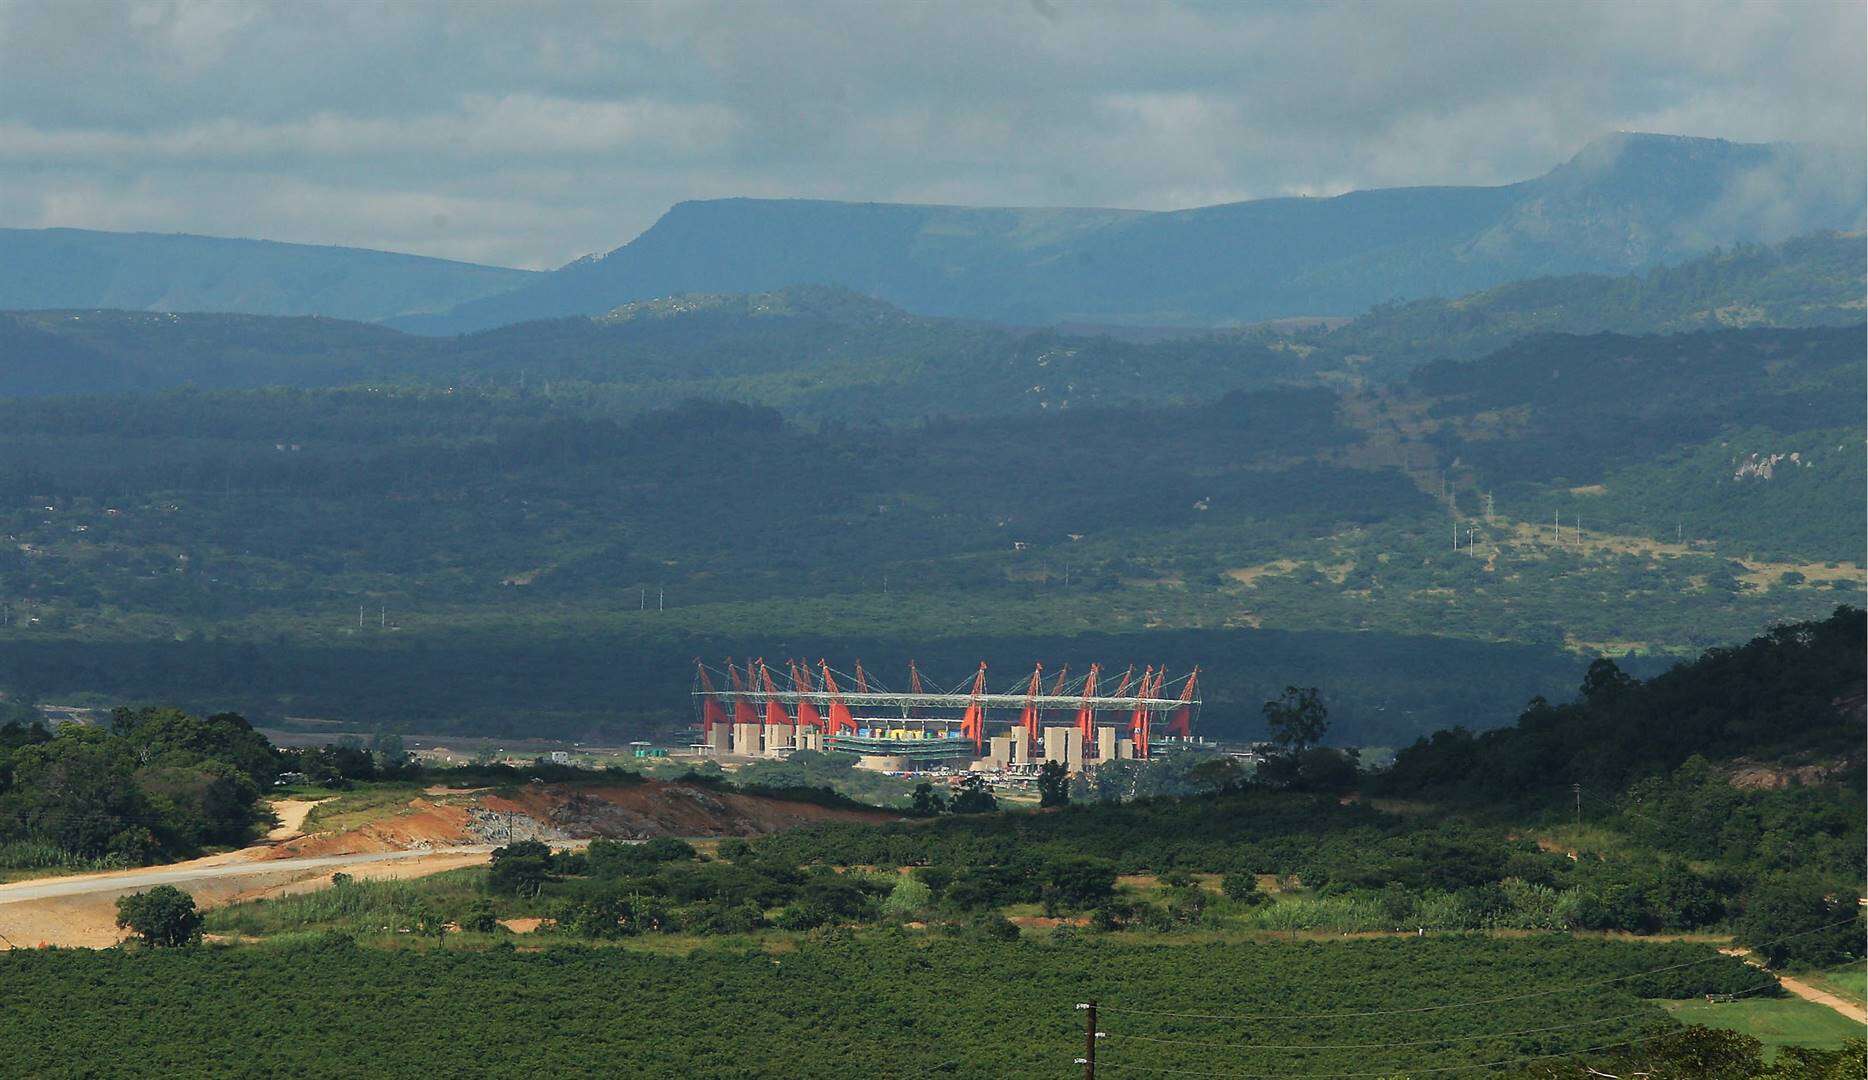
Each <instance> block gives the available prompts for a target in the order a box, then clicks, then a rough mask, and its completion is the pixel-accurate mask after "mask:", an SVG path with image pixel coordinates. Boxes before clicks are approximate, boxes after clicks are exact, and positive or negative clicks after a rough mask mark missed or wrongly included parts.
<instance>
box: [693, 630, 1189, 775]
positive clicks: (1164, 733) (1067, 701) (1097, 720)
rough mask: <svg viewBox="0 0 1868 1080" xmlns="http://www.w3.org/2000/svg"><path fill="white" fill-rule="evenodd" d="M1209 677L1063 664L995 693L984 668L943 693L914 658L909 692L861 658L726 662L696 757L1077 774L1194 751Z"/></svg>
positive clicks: (699, 668) (709, 676)
mask: <svg viewBox="0 0 1868 1080" xmlns="http://www.w3.org/2000/svg"><path fill="white" fill-rule="evenodd" d="M1047 681H1048V686H1047V685H1046V684H1047ZM1199 681H1200V669H1199V668H1198V667H1193V668H1190V669H1188V670H1187V672H1186V674H1184V675H1181V676H1179V677H1177V678H1173V679H1170V678H1169V677H1168V672H1167V668H1166V667H1165V666H1160V667H1157V666H1155V665H1148V666H1146V667H1144V668H1143V669H1142V671H1141V673H1140V674H1139V676H1138V675H1137V673H1136V671H1135V666H1134V665H1132V664H1131V665H1129V666H1128V668H1127V669H1125V670H1124V671H1123V672H1122V674H1121V675H1120V677H1119V678H1112V677H1109V676H1107V675H1106V674H1105V670H1104V668H1103V666H1102V665H1100V664H1092V665H1090V669H1089V671H1088V672H1086V673H1085V674H1083V675H1081V676H1078V677H1076V678H1074V679H1073V678H1072V677H1071V676H1070V669H1069V666H1068V665H1064V666H1062V667H1060V668H1058V670H1057V672H1056V674H1055V675H1053V676H1051V677H1050V678H1049V679H1048V680H1047V679H1046V676H1045V670H1044V665H1043V664H1037V665H1034V666H1033V668H1032V670H1031V672H1030V673H1029V674H1028V675H1021V676H1020V677H1019V680H1018V682H1017V683H1015V684H1014V685H1012V686H1008V687H1004V688H1002V689H999V690H994V689H992V688H991V687H989V686H988V684H987V677H986V665H985V664H984V663H981V664H980V665H979V669H978V670H977V671H975V672H973V673H972V674H971V675H969V676H967V677H966V678H964V679H962V680H960V681H959V682H957V683H955V684H953V685H951V686H945V685H942V684H940V683H938V682H934V681H931V680H928V679H927V678H925V677H924V676H923V674H922V672H921V670H920V669H919V668H918V667H917V666H916V665H915V663H914V662H913V661H910V662H909V664H908V673H907V684H906V688H905V689H901V690H891V689H889V688H888V687H887V686H885V685H883V684H882V683H881V681H880V680H878V679H877V678H876V677H875V676H874V675H873V674H872V673H869V672H866V671H864V670H863V665H862V662H861V661H858V662H857V663H856V665H855V667H854V669H853V670H852V671H850V672H848V673H845V672H842V671H838V670H836V669H834V668H832V667H831V666H830V665H829V664H828V663H826V662H824V661H822V660H819V661H818V662H817V664H816V665H815V667H813V665H811V664H809V663H801V662H798V661H794V660H787V661H785V662H784V663H783V665H780V666H777V667H773V666H768V665H767V664H766V662H765V661H764V660H763V659H758V660H748V661H747V662H746V663H745V664H743V665H742V664H738V663H736V662H735V661H734V660H733V659H731V658H728V659H727V660H726V662H725V664H724V668H723V669H719V668H712V667H709V666H708V665H707V664H705V663H702V662H700V661H698V660H697V661H695V680H694V698H695V702H696V706H697V711H698V714H699V716H698V724H699V727H700V731H701V738H700V741H699V742H697V743H696V744H695V745H694V750H695V752H697V753H700V754H704V755H710V756H713V757H717V758H729V757H737V758H784V757H789V756H790V755H791V754H793V753H795V752H797V751H799V750H816V751H837V752H842V753H848V754H854V755H856V757H857V764H858V767H860V768H865V769H874V770H877V771H881V772H889V773H906V772H922V771H971V772H982V773H995V774H1001V775H1005V776H1012V777H1016V776H1028V775H1035V774H1036V773H1037V771H1038V770H1039V769H1040V768H1041V767H1042V766H1043V765H1044V764H1045V763H1047V762H1055V763H1057V764H1059V765H1062V766H1063V767H1064V768H1065V769H1066V770H1067V771H1069V772H1072V773H1077V772H1082V771H1083V770H1084V769H1085V768H1087V767H1090V766H1093V765H1097V764H1101V763H1103V762H1106V761H1121V760H1136V759H1140V760H1145V759H1147V758H1150V757H1152V756H1154V755H1155V754H1157V753H1160V752H1163V751H1166V750H1168V749H1171V748H1172V747H1174V746H1176V745H1185V744H1188V743H1192V742H1193V741H1194V733H1193V729H1194V721H1195V718H1196V717H1197V715H1198V713H1199V711H1200V698H1199ZM1109 684H1113V689H1111V690H1109V691H1108V692H1104V690H1103V687H1104V686H1106V685H1109Z"/></svg>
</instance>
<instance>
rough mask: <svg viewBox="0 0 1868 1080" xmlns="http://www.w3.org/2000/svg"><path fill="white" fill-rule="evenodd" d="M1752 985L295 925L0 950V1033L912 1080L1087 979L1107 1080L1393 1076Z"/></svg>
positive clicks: (1223, 954) (1035, 1055)
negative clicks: (381, 933)
mask: <svg viewBox="0 0 1868 1080" xmlns="http://www.w3.org/2000/svg"><path fill="white" fill-rule="evenodd" d="M1669 966H1671V967H1673V970H1671V971H1668V972H1665V973H1662V974H1655V975H1638V973H1641V972H1648V971H1652V970H1653V969H1656V968H1662V967H1669ZM1585 976H1586V977H1585ZM1765 978H1766V977H1765V976H1763V975H1761V974H1760V973H1758V972H1756V971H1755V970H1752V969H1750V968H1747V967H1745V966H1744V965H1743V964H1742V963H1740V962H1738V961H1736V960H1732V959H1729V958H1725V957H1721V956H1719V954H1717V953H1716V952H1714V951H1713V950H1711V949H1710V948H1707V947H1705V946H1692V945H1642V944H1629V943H1605V942H1580V941H1573V940H1569V939H1567V938H1560V937H1550V938H1538V939H1518V940H1510V941H1502V940H1497V939H1489V938H1484V937H1476V936H1475V937H1467V938H1443V939H1433V938H1429V939H1426V940H1383V941H1345V942H1332V943H1319V942H1298V943H1286V942H1271V943H1232V944H1222V943H1213V944H1186V945H1166V944H1133V945H1131V944H1111V943H1109V942H1108V940H1107V939H1089V938H1075V939H1072V938H1071V937H1070V936H1069V935H1066V936H1065V937H1064V938H1063V939H1060V940H1057V941H1044V942H1039V941H1025V942H1019V943H1010V944H1006V943H987V942H975V941H971V940H963V939H955V938H937V939H933V940H917V939H915V938H913V937H910V936H908V935H904V934H899V933H893V932H885V933H879V934H863V935H859V936H855V937H852V936H850V935H848V934H847V932H843V931H835V932H832V933H830V934H828V935H819V936H817V937H815V938H813V939H810V940H807V941H805V942H804V943H802V944H801V945H800V947H799V948H797V949H796V950H795V951H787V952H783V953H777V954H774V953H768V952H765V951H760V950H728V949H711V950H703V951H699V952H695V953H692V954H690V955H688V956H685V957H672V956H656V955H650V954H645V953H641V952H637V951H634V950H620V949H584V948H577V947H550V948H545V949H542V950H540V951H525V950H515V949H511V948H493V949H485V950H466V949H459V948H456V949H437V948H435V947H433V946H432V945H429V944H427V943H424V942H414V941H408V942H406V943H405V944H404V946H403V947H400V948H365V947H360V946H357V945H355V944H353V943H351V942H350V940H349V939H345V938H329V937H324V938H320V937H316V936H311V937H301V938H299V939H298V940H297V942H296V943H292V944H273V945H265V946H244V947H239V946H237V947H221V948H206V949H199V950H186V951H176V952H154V953H152V952H141V951H112V952H102V953H94V952H75V951H74V952H57V951H54V952H34V953H14V954H9V955H6V956H4V957H0V980H4V983H5V985H6V987H7V996H8V1001H9V1008H8V1009H7V1010H5V1011H4V1012H0V1045H4V1046H7V1047H9V1048H10V1049H9V1053H10V1055H11V1057H10V1059H9V1062H8V1065H7V1068H8V1070H9V1071H10V1072H12V1073H13V1074H14V1075H26V1076H74V1075H87V1076H128V1075H149V1074H160V1075H165V1076H192V1075H202V1074H205V1073H216V1074H223V1075H225V1074H233V1075H251V1076H272V1075H282V1074H287V1073H296V1074H317V1075H396V1074H405V1073H412V1072H416V1071H420V1072H423V1073H447V1072H461V1073H468V1074H473V1075H497V1074H502V1073H512V1074H517V1073H522V1072H523V1073H538V1072H543V1073H555V1074H597V1073H601V1074H605V1075H654V1076H660V1075H675V1074H679V1075H681V1076H684V1077H706V1076H734V1077H799V1076H858V1075H863V1076H901V1077H907V1076H913V1075H916V1074H917V1073H920V1072H923V1071H928V1070H933V1069H935V1068H936V1067H937V1066H941V1065H942V1064H943V1063H947V1062H953V1063H954V1064H953V1065H952V1066H950V1067H949V1068H947V1069H943V1070H940V1074H941V1075H954V1076H970V1077H1004V1076H1041V1075H1059V1074H1065V1073H1068V1072H1069V1071H1071V1069H1072V1062H1073V1060H1074V1059H1075V1057H1076V1056H1077V1054H1078V1052H1079V1051H1080V1049H1081V1047H1082V1038H1081V1032H1082V1024H1083V1014H1082V1013H1081V1012H1080V1011H1078V1010H1077V1009H1076V1005H1077V1004H1078V1003H1079V1002H1080V1001H1082V1000H1084V999H1085V998H1086V997H1095V998H1098V999H1099V1001H1100V1003H1101V1004H1102V1006H1103V1008H1104V1012H1103V1015H1102V1020H1101V1023H1100V1024H1099V1026H1100V1028H1101V1029H1102V1030H1104V1031H1106V1032H1107V1033H1108V1035H1107V1037H1106V1039H1105V1040H1104V1054H1105V1060H1106V1062H1107V1063H1108V1065H1109V1068H1110V1072H1111V1074H1112V1075H1120V1074H1121V1072H1122V1069H1123V1068H1124V1067H1133V1068H1136V1069H1141V1068H1152V1069H1205V1070H1214V1071H1219V1070H1238V1071H1244V1072H1258V1073H1262V1072H1279V1071H1284V1072H1287V1073H1288V1072H1297V1071H1302V1072H1328V1071H1337V1070H1341V1071H1358V1070H1370V1069H1378V1070H1390V1069H1392V1070H1395V1071H1397V1072H1400V1071H1404V1070H1409V1069H1417V1068H1429V1067H1433V1068H1439V1067H1447V1066H1470V1065H1476V1064H1484V1063H1487V1062H1493V1061H1503V1060H1507V1059H1518V1058H1526V1057H1535V1056H1539V1055H1548V1054H1564V1053H1567V1052H1571V1051H1577V1050H1581V1049H1584V1048H1589V1047H1612V1046H1614V1045H1616V1044H1627V1043H1628V1042H1629V1041H1631V1040H1642V1041H1647V1040H1649V1039H1650V1038H1651V1037H1654V1036H1658V1035H1661V1034H1663V1033H1666V1032H1668V1031H1670V1030H1671V1029H1672V1028H1673V1022H1672V1021H1671V1020H1670V1019H1669V1018H1668V1015H1667V1012H1666V1011H1665V1010H1664V1009H1662V1008H1659V1007H1656V1006H1655V1005H1653V1004H1650V1003H1649V1002H1647V1001H1645V1000H1643V999H1644V998H1671V997H1692V996H1697V995H1700V994H1703V993H1707V992H1733V991H1741V990H1744V989H1746V988H1748V987H1753V986H1756V985H1758V984H1759V983H1760V980H1762V979H1765ZM1164 1010H1165V1012H1164ZM1172 1012H1184V1013H1192V1014H1202V1016H1194V1017H1175V1016H1170V1015H1167V1013H1172ZM1208 1014H1224V1015H1226V1016H1239V1017H1251V1019H1249V1020H1246V1019H1239V1020H1233V1019H1226V1020H1214V1019H1205V1018H1202V1017H1203V1016H1204V1015H1208ZM1297 1014H1302V1018H1298V1015H1297ZM1318 1014H1327V1015H1318ZM1345 1044H1348V1045H1345Z"/></svg>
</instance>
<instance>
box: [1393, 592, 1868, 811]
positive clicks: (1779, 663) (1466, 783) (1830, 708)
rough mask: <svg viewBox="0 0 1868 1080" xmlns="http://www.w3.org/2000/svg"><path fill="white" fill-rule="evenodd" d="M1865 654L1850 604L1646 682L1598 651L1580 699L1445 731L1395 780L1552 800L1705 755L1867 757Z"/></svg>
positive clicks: (1397, 766)
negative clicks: (1476, 727) (1479, 728)
mask: <svg viewBox="0 0 1868 1080" xmlns="http://www.w3.org/2000/svg"><path fill="white" fill-rule="evenodd" d="M1865 655H1868V616H1864V613H1863V612H1862V610H1861V609H1859V608H1852V607H1841V608H1838V609H1836V612H1835V614H1834V615H1832V616H1830V617H1829V618H1828V619H1825V620H1822V621H1820V622H1807V623H1795V624H1791V625H1787V626H1781V627H1777V628H1775V629H1773V630H1771V631H1770V632H1769V633H1767V634H1765V635H1763V636H1761V637H1758V638H1755V639H1753V640H1752V641H1750V642H1747V643H1746V644H1744V645H1740V646H1738V647H1736V648H1720V649H1711V650H1708V651H1707V652H1706V653H1705V654H1704V655H1703V656H1701V657H1700V658H1699V659H1697V660H1695V661H1693V662H1691V663H1687V664H1681V665H1678V666H1676V667H1674V668H1673V669H1672V670H1670V671H1667V672H1665V673H1662V674H1660V675H1657V676H1655V677H1654V678H1651V679H1648V680H1646V681H1645V682H1643V681H1641V680H1638V679H1635V678H1633V677H1631V676H1629V675H1627V674H1626V673H1624V672H1623V671H1622V670H1621V669H1620V668H1618V667H1617V666H1616V665H1615V663H1614V662H1613V661H1611V660H1606V659H1602V660H1597V661H1595V662H1594V663H1593V664H1591V665H1590V667H1589V671H1588V673H1587V675H1586V676H1585V678H1584V680H1583V685H1582V690H1581V693H1580V695H1579V696H1578V698H1577V699H1576V700H1575V701H1573V702H1570V703H1568V704H1563V705H1553V704H1551V703H1549V702H1547V701H1544V700H1541V699H1540V700H1536V701H1533V702H1532V703H1531V705H1530V708H1528V709H1527V710H1525V712H1524V714H1523V715H1522V716H1520V717H1519V718H1518V722H1517V723H1516V724H1515V725H1513V726H1511V727H1506V728H1499V729H1496V730H1493V731H1488V732H1483V733H1478V734H1475V733H1473V732H1471V731H1467V730H1464V729H1460V728H1454V729H1451V730H1446V731H1440V732H1436V733H1435V734H1434V735H1433V736H1432V737H1430V738H1426V739H1422V740H1420V741H1418V742H1416V743H1415V744H1414V745H1412V746H1409V747H1407V748H1406V749H1404V750H1402V751H1401V752H1400V753H1399V754H1398V755H1396V757H1395V762H1394V765H1393V767H1392V768H1390V769H1389V770H1387V771H1386V773H1385V774H1383V776H1382V778H1381V789H1382V790H1383V791H1384V792H1387V793H1390V794H1396V795H1432V796H1434V797H1452V798H1460V799H1466V800H1471V801H1476V802H1494V803H1506V802H1514V801H1521V800H1526V799H1529V800H1548V799H1549V798H1550V797H1551V795H1552V794H1553V793H1559V792H1560V791H1561V789H1563V788H1564V787H1567V786H1568V785H1569V784H1572V783H1576V784H1581V785H1583V786H1585V787H1588V788H1591V789H1593V790H1596V791H1620V790H1622V789H1623V788H1624V787H1625V786H1627V785H1628V784H1629V783H1630V782H1631V781H1634V780H1636V779H1640V778H1643V777H1647V776H1653V775H1656V774H1663V773H1667V772H1671V771H1672V770H1673V769H1675V768H1677V767H1678V766H1680V765H1681V764H1683V763H1685V762H1686V761H1687V760H1688V759H1689V758H1691V757H1694V756H1696V755H1698V756H1704V757H1708V758H1714V759H1727V758H1734V757H1739V756H1743V755H1752V756H1757V757H1760V758H1764V759H1767V760H1778V759H1783V758H1786V757H1789V756H1792V755H1795V754H1798V753H1807V754H1813V755H1817V756H1826V757H1832V758H1842V759H1844V760H1850V761H1853V762H1855V763H1857V764H1859V762H1860V761H1861V746H1862V736H1863V714H1862V697H1861V692H1862V685H1863V682H1864V680H1865V679H1868V667H1865V664H1868V661H1865V660H1864V656H1865Z"/></svg>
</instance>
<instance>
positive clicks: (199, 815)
mask: <svg viewBox="0 0 1868 1080" xmlns="http://www.w3.org/2000/svg"><path fill="white" fill-rule="evenodd" d="M277 773H278V766H277V762H276V760H275V758H274V756H273V750H272V746H271V744H270V743H268V742H267V741H266V738H265V737H264V736H262V735H260V734H259V733H258V732H256V731H254V730H253V729H252V727H251V726H250V725H249V724H248V723H247V722H246V720H245V719H243V718H242V717H240V716H238V715H237V714H234V713H219V714H216V715H214V716H210V717H207V718H206V719H203V718H201V717H198V716H191V715H189V714H187V713H184V712H182V711H181V710H179V709H163V708H145V709H118V710H117V711H116V712H115V713H113V714H112V716H111V721H110V726H109V728H107V729H105V728H92V727H83V726H80V725H75V724H71V725H66V726H64V727H62V728H60V729H59V730H58V732H57V733H56V734H53V733H51V732H48V731H46V730H45V729H44V728H42V727H39V726H38V725H36V724H21V723H19V722H18V721H13V722H9V723H8V724H6V725H5V726H3V727H0V856H5V857H7V858H9V859H14V860H18V861H16V862H14V863H13V865H14V866H16V867H19V866H22V865H24V866H35V867H53V868H67V867H72V866H74V863H73V862H72V860H77V861H79V862H78V863H77V865H84V864H85V862H84V861H92V860H101V861H103V862H104V863H106V864H109V865H115V866H137V865H141V864H142V863H145V862H152V861H155V860H158V859H165V858H173V857H176V856H181V855H190V854H195V853H197V852H199V851H201V850H202V849H203V848H206V847H214V846H233V845H239V844H243V843H246V842H247V841H249V840H251V839H252V838H253V836H254V835H255V833H256V832H257V831H259V826H260V825H261V823H262V821H263V820H264V818H265V816H266V815H265V812H264V811H263V810H262V809H261V808H260V806H259V803H258V799H259V792H260V790H261V789H262V788H264V787H265V786H267V785H270V784H271V783H272V779H273V777H274V776H275V775H277Z"/></svg>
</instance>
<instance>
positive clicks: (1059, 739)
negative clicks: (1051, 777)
mask: <svg viewBox="0 0 1868 1080" xmlns="http://www.w3.org/2000/svg"><path fill="white" fill-rule="evenodd" d="M1075 730H1076V729H1075V728H1062V727H1048V728H1045V729H1044V759H1043V760H1044V761H1045V762H1046V763H1049V762H1053V761H1055V762H1057V763H1058V764H1059V765H1062V764H1064V745H1065V743H1064V734H1065V732H1069V731H1075ZM1079 738H1081V736H1079Z"/></svg>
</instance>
